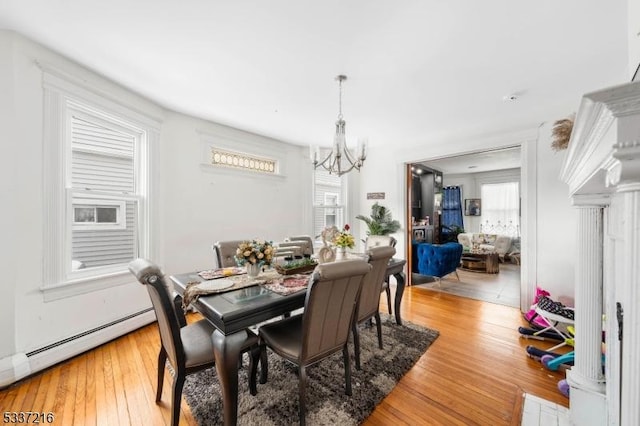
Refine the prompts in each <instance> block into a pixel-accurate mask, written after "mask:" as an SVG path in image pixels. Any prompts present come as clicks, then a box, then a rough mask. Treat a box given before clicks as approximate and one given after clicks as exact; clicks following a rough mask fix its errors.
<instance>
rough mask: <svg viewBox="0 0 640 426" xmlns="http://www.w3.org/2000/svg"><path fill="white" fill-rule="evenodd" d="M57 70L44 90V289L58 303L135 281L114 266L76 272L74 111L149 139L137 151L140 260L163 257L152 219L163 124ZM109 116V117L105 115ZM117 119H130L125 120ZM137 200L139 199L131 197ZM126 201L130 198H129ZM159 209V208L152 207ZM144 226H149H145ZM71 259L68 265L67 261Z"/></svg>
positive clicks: (47, 76) (45, 80)
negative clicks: (71, 182) (71, 172)
mask: <svg viewBox="0 0 640 426" xmlns="http://www.w3.org/2000/svg"><path fill="white" fill-rule="evenodd" d="M65 77H67V76H66V75H63V74H61V73H59V72H57V71H55V70H52V71H51V70H48V69H43V87H44V149H43V153H44V167H43V179H44V181H43V188H44V211H43V215H44V216H43V217H44V218H45V220H44V226H43V228H44V229H43V240H44V246H43V248H44V270H43V285H42V287H41V288H40V290H41V291H42V293H43V297H44V300H45V301H51V300H57V299H61V298H65V297H71V296H75V295H78V294H83V293H88V292H92V291H97V290H100V289H104V288H108V287H113V286H116V285H123V284H128V283H130V282H131V274H130V273H129V272H128V270H127V265H125V264H122V265H110V266H109V267H103V268H91V269H88V270H83V269H80V270H76V271H72V270H71V261H70V260H71V253H70V247H71V242H70V238H71V236H70V233H65V226H61V225H62V224H63V223H64V224H66V229H67V230H68V229H71V226H72V223H71V222H72V218H71V214H70V212H71V210H70V209H71V197H70V196H69V194H68V190H67V188H66V187H65V185H66V182H67V176H66V175H65V172H66V171H67V170H68V167H67V166H68V164H69V162H70V161H71V158H70V157H71V149H70V147H69V145H68V144H69V143H70V141H69V140H70V138H69V137H68V136H69V134H68V132H70V126H69V124H70V123H69V114H70V111H71V110H73V111H74V112H75V111H77V110H80V111H86V112H87V113H89V114H90V115H92V116H97V117H100V116H102V117H105V118H106V119H107V120H108V121H109V122H114V121H115V122H119V124H120V125H122V126H124V127H126V128H128V129H129V131H132V132H134V133H137V134H140V135H142V136H141V137H143V140H141V143H139V144H137V146H136V150H138V151H136V157H137V158H140V159H141V161H142V162H141V164H139V165H138V168H137V169H138V173H139V175H138V176H137V180H138V182H140V184H141V188H146V190H145V191H144V192H142V191H141V192H140V195H139V196H140V197H141V198H143V199H144V200H145V202H141V204H140V210H139V212H140V214H139V221H140V223H139V226H138V232H137V238H138V250H139V255H141V256H145V257H149V258H157V251H156V250H155V249H154V246H155V245H154V244H153V243H152V236H153V235H154V234H155V232H153V230H154V229H155V228H156V227H157V223H156V222H155V221H154V220H152V219H153V218H152V217H151V215H150V211H155V210H157V208H154V207H156V205H157V201H156V198H155V197H151V196H150V195H151V194H153V193H154V188H153V186H152V183H153V182H154V181H155V180H154V179H152V165H153V164H156V163H157V161H158V159H157V150H156V149H155V147H156V146H157V144H158V141H159V135H160V131H159V129H160V122H159V121H157V120H156V119H154V118H151V117H150V116H147V115H144V114H141V113H140V112H137V111H134V110H132V109H130V108H129V107H127V106H125V105H122V104H119V103H117V102H114V101H113V100H111V99H108V98H107V97H104V96H101V95H100V94H98V93H96V91H95V90H94V89H93V88H91V87H89V86H87V85H85V84H83V83H82V82H80V81H78V80H77V79H74V78H65ZM103 111H104V112H103ZM117 117H125V118H124V119H122V120H119V119H118V118H117ZM130 196H132V197H134V198H135V197H137V195H133V194H131V195H130ZM122 198H123V199H125V200H126V198H127V196H126V195H125V194H123V197H122ZM152 204H153V205H152ZM140 224H144V225H140ZM67 260H68V261H67Z"/></svg>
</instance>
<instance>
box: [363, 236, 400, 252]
mask: <svg viewBox="0 0 640 426" xmlns="http://www.w3.org/2000/svg"><path fill="white" fill-rule="evenodd" d="M396 243H397V240H396V239H395V238H393V237H392V236H391V235H369V236H368V237H367V239H366V241H365V243H364V251H365V252H366V251H367V250H369V249H370V248H372V247H380V246H391V247H395V246H396Z"/></svg>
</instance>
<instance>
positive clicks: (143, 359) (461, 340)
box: [0, 287, 568, 425]
mask: <svg viewBox="0 0 640 426" xmlns="http://www.w3.org/2000/svg"><path fill="white" fill-rule="evenodd" d="M381 310H382V312H386V300H384V296H383V298H382V300H381ZM402 315H403V318H404V319H405V320H407V321H411V322H414V323H416V324H421V325H424V326H426V327H430V328H434V329H436V330H439V331H440V337H438V339H437V340H436V341H435V342H434V344H433V345H432V346H431V347H430V348H429V350H428V351H427V352H426V353H425V355H423V356H422V358H421V359H420V360H419V361H418V363H417V364H416V365H415V366H414V367H413V368H412V369H411V370H410V371H409V372H408V373H407V374H406V375H405V376H404V377H403V378H402V380H401V381H400V382H399V383H398V385H397V386H396V387H395V389H394V390H393V391H392V392H391V393H390V394H389V395H388V396H387V398H386V399H384V401H382V403H381V404H380V405H379V406H378V407H377V408H376V409H375V411H374V412H373V413H372V415H371V416H370V417H369V418H368V419H367V420H366V421H365V423H364V424H366V425H391V424H393V425H398V424H409V425H417V424H420V425H428V424H434V425H437V424H442V425H474V424H477V425H517V424H519V421H520V409H521V401H522V393H523V392H527V393H531V394H534V395H537V396H539V397H541V398H544V399H548V400H551V401H553V402H555V403H558V404H561V405H564V406H568V400H567V399H566V398H565V397H563V396H562V395H561V394H560V393H559V392H558V391H557V390H556V389H557V388H556V385H557V382H558V380H560V379H562V378H564V373H558V372H551V371H548V370H546V369H544V368H543V367H542V365H541V364H540V363H537V362H535V361H533V360H531V359H529V358H528V357H527V356H526V355H525V350H524V348H525V346H526V345H527V344H529V343H531V341H527V340H522V339H520V338H519V334H518V332H517V328H518V326H519V325H521V324H524V321H523V320H522V319H521V314H520V312H519V310H518V309H515V308H511V307H508V306H502V305H497V304H490V303H486V302H480V301H476V300H471V299H464V298H461V297H458V296H453V295H449V294H445V293H438V292H434V291H430V290H427V289H424V288H419V287H411V288H408V289H406V291H405V296H404V299H403V303H402ZM197 318H198V316H197V315H196V314H193V315H191V316H190V318H189V319H190V320H191V321H192V320H194V319H197ZM540 343H545V342H540ZM538 346H540V347H544V345H538ZM158 347H159V336H158V331H157V328H156V325H155V324H151V325H149V326H146V327H143V328H141V329H139V330H137V331H135V332H133V333H130V334H129V335H126V336H123V337H121V338H119V339H116V340H114V341H112V342H109V343H107V344H104V345H102V346H100V347H98V348H96V349H94V350H92V351H89V352H86V353H84V354H82V355H79V356H77V357H75V358H73V359H71V360H68V361H66V362H63V363H61V364H59V365H56V366H54V367H52V368H50V369H48V370H46V371H44V372H42V373H40V374H37V375H35V376H32V377H30V378H27V379H24V380H22V381H21V382H19V383H16V384H14V385H12V386H10V387H8V388H6V389H4V390H2V391H0V411H1V412H5V411H34V412H53V413H54V415H55V423H54V424H57V425H85V424H86V425H128V424H131V425H141V424H149V425H164V424H169V417H170V413H169V400H170V386H169V385H168V383H169V380H170V378H169V373H167V372H166V373H165V380H166V382H165V386H164V390H163V395H162V402H161V403H160V404H159V405H156V404H155V402H154V400H155V388H156V385H155V380H156V379H155V377H156V362H157V354H158ZM180 424H182V425H194V424H195V421H194V419H193V417H192V416H191V412H190V410H189V407H188V406H187V404H186V403H185V402H184V401H183V403H182V409H181V414H180Z"/></svg>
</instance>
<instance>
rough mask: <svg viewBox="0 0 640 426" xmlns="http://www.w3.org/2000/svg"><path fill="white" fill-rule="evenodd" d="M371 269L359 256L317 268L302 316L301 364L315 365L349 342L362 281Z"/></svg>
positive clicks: (308, 288)
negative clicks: (355, 258)
mask: <svg viewBox="0 0 640 426" xmlns="http://www.w3.org/2000/svg"><path fill="white" fill-rule="evenodd" d="M370 270H371V266H370V265H369V264H368V263H367V262H365V261H364V260H360V259H357V260H346V261H343V262H332V263H325V264H321V265H318V267H317V268H316V269H315V271H314V273H313V275H312V276H311V280H310V282H309V286H308V287H307V296H306V299H305V309H304V313H303V318H302V329H303V331H302V339H303V341H302V350H301V353H300V362H301V363H302V364H305V365H310V364H313V363H314V362H316V361H317V360H320V359H322V358H324V357H325V356H326V355H327V354H330V353H333V352H336V351H338V350H341V349H342V348H343V347H344V346H345V345H346V343H347V340H348V338H349V331H350V330H351V324H352V321H353V318H354V314H355V308H356V302H357V301H358V296H359V294H360V288H361V285H362V281H363V278H364V277H365V275H366V274H367V273H368V272H369V271H370Z"/></svg>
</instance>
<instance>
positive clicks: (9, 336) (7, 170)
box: [0, 37, 19, 359]
mask: <svg viewBox="0 0 640 426" xmlns="http://www.w3.org/2000/svg"><path fill="white" fill-rule="evenodd" d="M11 47H12V46H11V42H10V40H9V39H7V38H3V37H0V129H1V130H2V141H3V142H2V145H3V148H4V149H3V151H4V153H3V155H0V194H1V196H2V201H1V202H2V208H0V235H1V236H2V238H1V243H0V268H2V281H3V283H2V284H1V285H0V288H1V289H2V297H0V359H2V358H4V357H5V356H8V355H10V354H12V353H13V350H14V347H15V343H14V342H15V326H14V316H15V303H14V302H15V284H14V283H15V281H16V276H15V273H16V269H15V266H14V263H13V262H12V254H11V253H12V252H13V251H14V250H15V244H16V243H17V241H18V235H19V234H18V233H16V227H15V226H14V224H15V223H16V221H17V220H18V217H19V214H18V211H17V209H15V208H12V207H10V206H16V205H18V204H17V203H18V200H19V198H18V193H17V191H15V190H14V185H15V175H16V172H17V167H16V162H15V161H14V155H15V154H16V153H17V151H18V148H17V147H16V149H15V150H11V151H9V150H8V144H9V142H11V141H13V140H15V139H16V133H17V129H16V126H15V111H14V108H13V105H14V103H15V100H14V91H13V54H12V51H11Z"/></svg>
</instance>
